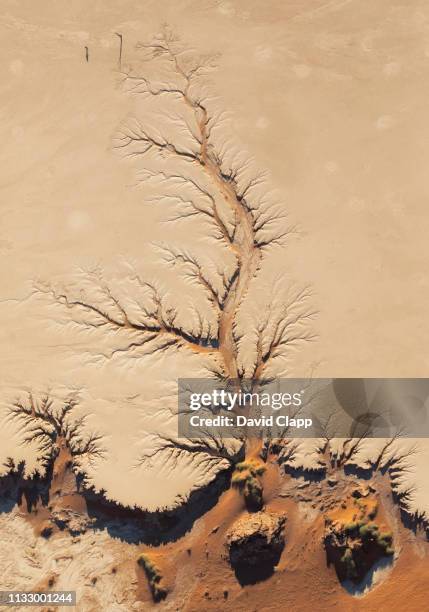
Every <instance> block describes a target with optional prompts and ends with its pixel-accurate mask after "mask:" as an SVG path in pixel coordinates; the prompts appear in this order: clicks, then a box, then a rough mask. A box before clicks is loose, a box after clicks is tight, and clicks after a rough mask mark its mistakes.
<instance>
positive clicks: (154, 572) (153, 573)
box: [137, 553, 168, 602]
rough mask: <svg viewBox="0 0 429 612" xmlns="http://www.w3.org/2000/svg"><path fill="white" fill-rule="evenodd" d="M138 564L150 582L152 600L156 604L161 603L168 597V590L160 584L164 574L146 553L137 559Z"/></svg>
mask: <svg viewBox="0 0 429 612" xmlns="http://www.w3.org/2000/svg"><path fill="white" fill-rule="evenodd" d="M137 563H138V564H139V565H140V567H142V568H143V569H144V571H145V574H146V577H147V579H148V582H149V587H150V590H151V593H152V598H153V600H154V601H155V602H157V601H161V599H165V598H166V597H167V593H168V591H167V589H166V588H164V587H163V586H162V585H161V584H160V582H161V580H162V574H161V572H160V571H159V569H158V568H157V567H156V565H155V564H154V563H153V561H152V560H151V559H150V558H149V557H148V555H145V554H144V553H143V554H141V555H140V557H139V558H138V559H137Z"/></svg>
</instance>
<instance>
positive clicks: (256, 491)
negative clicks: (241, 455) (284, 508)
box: [231, 459, 266, 511]
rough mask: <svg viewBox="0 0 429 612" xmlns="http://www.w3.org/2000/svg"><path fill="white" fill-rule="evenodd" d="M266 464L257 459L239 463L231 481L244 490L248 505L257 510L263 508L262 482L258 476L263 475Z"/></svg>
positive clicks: (250, 508) (249, 507)
mask: <svg viewBox="0 0 429 612" xmlns="http://www.w3.org/2000/svg"><path fill="white" fill-rule="evenodd" d="M265 470H266V466H265V465H264V464H263V463H262V461H258V460H257V459H248V460H246V461H242V462H240V463H237V465H236V466H235V471H234V473H233V475H232V479H231V483H232V485H233V486H235V487H238V488H239V489H240V490H241V491H243V495H244V499H245V502H246V506H247V508H248V509H249V510H253V511H257V510H260V509H261V508H262V505H263V498H262V483H261V482H260V480H259V478H258V476H262V475H263V474H264V472H265Z"/></svg>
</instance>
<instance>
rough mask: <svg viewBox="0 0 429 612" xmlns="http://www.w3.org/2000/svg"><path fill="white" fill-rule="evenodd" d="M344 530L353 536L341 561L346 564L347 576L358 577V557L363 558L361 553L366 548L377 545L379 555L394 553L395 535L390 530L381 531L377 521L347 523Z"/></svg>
mask: <svg viewBox="0 0 429 612" xmlns="http://www.w3.org/2000/svg"><path fill="white" fill-rule="evenodd" d="M344 531H345V533H346V535H347V536H349V537H350V538H352V542H350V543H349V544H348V545H347V548H346V549H345V551H344V553H343V554H342V556H341V563H342V564H343V566H344V570H345V574H346V577H347V578H352V579H353V578H356V577H358V574H359V571H358V568H357V565H356V562H357V560H358V559H360V560H362V559H361V553H362V552H363V551H364V550H369V548H370V546H375V547H377V549H378V551H379V553H378V554H379V555H381V556H390V555H393V553H394V550H393V548H392V542H393V536H392V534H391V533H390V532H380V530H379V528H378V526H377V525H376V524H375V523H368V522H366V521H364V520H361V521H357V522H351V523H347V524H346V525H345V526H344Z"/></svg>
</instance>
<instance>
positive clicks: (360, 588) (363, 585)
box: [341, 556, 393, 597]
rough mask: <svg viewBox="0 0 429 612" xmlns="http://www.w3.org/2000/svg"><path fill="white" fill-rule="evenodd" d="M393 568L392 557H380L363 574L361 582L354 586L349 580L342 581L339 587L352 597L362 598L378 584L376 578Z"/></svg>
mask: <svg viewBox="0 0 429 612" xmlns="http://www.w3.org/2000/svg"><path fill="white" fill-rule="evenodd" d="M391 567H393V556H389V557H382V558H381V559H379V560H378V561H377V562H376V563H374V565H373V566H372V567H371V569H370V570H368V572H367V573H366V574H365V576H364V578H363V580H361V582H359V583H358V584H355V583H354V582H353V581H351V580H344V581H343V582H342V583H341V586H342V587H343V588H344V589H345V590H346V591H347V592H348V593H349V594H350V595H353V596H354V597H362V596H363V595H365V594H366V593H368V591H370V590H371V589H372V588H373V587H374V586H376V584H377V583H378V580H377V578H379V577H382V575H383V573H385V572H386V571H387V570H389V569H390V568H391Z"/></svg>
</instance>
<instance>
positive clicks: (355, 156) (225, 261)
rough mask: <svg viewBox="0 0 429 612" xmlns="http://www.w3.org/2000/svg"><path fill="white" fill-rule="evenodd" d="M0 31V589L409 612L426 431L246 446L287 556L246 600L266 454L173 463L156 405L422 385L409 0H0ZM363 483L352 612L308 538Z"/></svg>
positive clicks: (164, 408)
mask: <svg viewBox="0 0 429 612" xmlns="http://www.w3.org/2000/svg"><path fill="white" fill-rule="evenodd" d="M165 24H167V25H165ZM0 27H1V33H2V41H3V62H2V70H3V71H4V74H3V78H2V86H1V90H0V99H1V103H2V104H1V107H2V123H1V130H2V141H3V147H2V159H1V176H2V181H1V190H2V198H1V202H2V204H1V209H2V224H1V228H0V253H1V257H2V266H1V269H0V274H1V285H0V286H1V289H0V313H1V317H2V322H3V324H2V326H1V329H0V346H1V347H2V349H3V350H2V351H1V356H0V360H1V361H0V371H1V377H2V378H1V388H0V419H1V423H2V428H1V433H0V476H1V479H0V483H1V485H0V492H1V495H2V497H1V499H0V542H2V543H3V547H5V548H7V550H10V549H12V548H13V550H14V553H13V556H9V555H8V556H3V555H0V569H1V575H2V580H1V585H0V586H1V588H2V589H12V588H14V589H28V590H30V589H33V588H41V586H40V585H48V586H50V587H52V585H54V584H55V588H58V589H61V588H64V589H72V588H76V589H77V590H78V594H79V604H78V609H79V610H85V611H86V610H99V609H103V610H112V611H113V610H129V609H136V610H139V609H141V610H146V609H151V607H152V606H154V607H155V606H156V607H157V608H159V609H165V610H170V609H171V610H173V609H174V610H199V609H201V608H202V607H205V608H206V609H213V610H218V609H231V610H253V609H255V610H271V609H273V610H274V609H278V608H279V605H278V602H279V601H280V602H282V603H281V605H284V606H286V607H288V608H290V609H293V610H303V609H304V610H306V609H312V608H313V607H314V606H315V605H318V606H319V608H320V609H326V610H327V609H338V610H340V609H341V610H349V609H350V610H358V609H365V610H372V609H374V610H376V609H378V610H379V609H383V610H384V609H386V610H387V609H388V608H389V607H390V606H391V605H392V602H395V603H396V605H398V603H397V602H398V597H401V598H403V599H401V601H402V605H401V609H404V610H417V609H420V608H421V606H422V605H423V602H424V601H425V600H426V598H427V590H425V588H424V587H423V586H422V580H423V579H422V576H424V572H425V571H426V568H427V543H426V535H425V534H426V531H425V529H426V527H427V520H428V517H429V495H428V485H429V483H428V477H427V471H426V465H427V460H428V457H429V442H428V440H426V439H411V440H410V439H408V440H394V441H393V442H392V441H391V440H383V439H381V440H362V441H360V442H359V443H356V442H355V441H353V440H343V439H329V440H327V439H315V440H306V441H304V440H291V441H290V442H288V443H287V444H285V445H283V446H282V448H281V449H280V450H278V449H277V451H276V452H274V450H276V449H272V448H270V449H268V452H267V454H266V456H265V459H266V464H267V469H266V471H265V472H264V473H263V475H262V474H261V475H258V476H257V480H258V479H260V481H261V485H260V486H261V489H262V490H263V504H264V508H265V511H271V512H278V513H279V512H286V513H287V515H288V520H287V523H286V527H285V534H286V536H285V537H286V544H285V547H284V549H283V551H282V553H281V558H280V561H279V563H278V565H277V566H276V571H275V572H274V573H273V574H272V575H271V576H270V577H269V578H268V579H267V580H266V581H260V582H258V583H257V584H252V585H245V586H243V585H241V584H240V583H239V581H237V580H236V577H235V575H234V573H233V571H232V569H231V567H230V564H229V563H228V560H227V559H226V558H225V537H226V534H227V532H228V529H230V528H231V527H232V526H233V524H234V521H235V520H236V519H237V518H239V517H240V516H242V515H243V513H246V511H247V510H246V507H245V503H244V498H243V495H242V494H240V490H237V489H236V488H234V487H232V488H231V487H230V481H231V474H232V473H233V472H234V469H235V466H236V463H237V461H238V460H239V457H240V453H241V454H242V455H243V456H244V455H245V456H246V458H247V459H248V458H249V457H250V458H251V459H254V458H255V457H257V456H259V453H260V452H261V447H260V446H257V445H255V446H252V445H250V444H248V445H246V444H245V443H243V441H225V443H224V444H223V445H222V447H221V449H220V450H219V447H218V445H216V443H215V442H212V443H211V442H206V441H205V442H204V444H197V443H195V442H190V441H187V442H186V443H182V444H181V445H180V444H179V443H178V441H177V439H176V414H175V410H176V406H177V398H176V381H177V378H179V377H188V378H190V377H204V376H207V375H209V374H210V373H211V374H213V373H217V374H220V375H226V376H228V377H231V378H234V377H237V376H241V375H245V376H247V377H251V376H257V377H260V376H263V375H265V374H267V375H273V376H284V377H285V376H295V377H300V376H302V377H306V376H319V377H358V376H361V377H365V376H366V377H374V376H375V377H407V376H409V377H424V376H426V374H427V365H428V364H427V363H426V361H427V358H426V357H425V347H426V345H427V343H428V340H429V338H428V337H427V336H428V331H427V326H425V304H426V301H427V298H428V294H429V285H428V281H427V278H426V276H427V275H426V269H427V257H428V249H427V240H426V237H427V231H428V215H427V211H426V191H427V186H426V181H425V158H426V153H427V151H426V149H427V142H428V139H427V135H426V131H427V130H428V129H429V121H428V118H427V111H426V105H425V103H424V101H425V94H426V88H427V85H426V82H427V78H426V77H427V72H428V71H429V47H428V43H427V32H428V28H429V11H428V7H427V6H426V3H424V2H422V1H419V0H413V1H412V2H411V3H410V2H408V3H405V2H403V1H401V2H397V3H393V4H392V2H387V0H382V1H380V2H377V3H368V2H367V3H363V4H362V3H356V2H353V1H347V0H345V1H338V2H335V1H333V2H323V1H322V0H320V1H319V0H317V1H316V0H314V1H313V0H299V1H296V2H280V1H277V0H273V1H270V2H269V3H261V2H255V1H253V2H241V1H231V2H223V1H209V0H207V1H203V2H194V1H189V2H185V1H182V0H181V1H179V2H171V1H167V0H163V1H161V2H146V3H144V5H143V4H140V3H137V2H134V1H131V0H127V1H125V2H115V1H113V0H109V1H108V2H104V3H103V4H102V5H101V4H100V5H99V4H96V5H94V6H91V7H89V6H87V4H85V3H83V2H81V1H80V0H73V2H68V3H66V2H63V1H60V2H56V3H55V4H50V5H48V4H45V5H43V6H39V7H37V10H36V7H35V6H34V3H31V2H26V1H21V2H19V3H17V2H13V1H12V0H10V1H9V0H7V1H6V2H5V3H4V6H3V11H2V15H1V17H0ZM148 45H152V46H148ZM182 45H183V47H182ZM183 49H184V50H185V51H184V52H183ZM243 203H244V204H243ZM255 211H257V213H255ZM255 215H256V216H255ZM268 315H269V316H268ZM242 458H243V457H241V459H242ZM360 469H361V470H364V471H365V472H366V476H365V478H367V477H368V475H369V479H370V481H371V483H373V485H374V491H373V492H372V493H371V495H372V496H373V497H374V499H376V500H377V504H378V506H379V508H380V510H379V514H378V516H379V517H380V521H381V523H380V525H382V526H383V528H385V529H389V531H391V532H392V533H393V539H394V542H395V552H394V558H393V561H392V564H391V566H390V567H389V568H388V569H387V570H386V571H384V570H383V572H381V573H380V578H379V584H375V583H374V585H372V588H370V589H369V591H368V592H367V593H365V594H360V595H357V594H356V593H355V595H354V596H353V595H352V594H351V593H350V592H348V591H347V590H346V589H345V588H344V586H342V585H341V584H340V583H339V580H338V577H337V576H336V575H335V571H334V569H333V568H332V566H330V567H327V563H326V554H325V551H324V549H323V533H324V531H323V530H324V517H325V515H326V513H327V512H328V511H330V510H332V508H336V507H337V506H340V505H341V501H342V499H343V497H344V495H345V496H346V497H347V496H349V495H351V492H352V491H353V490H354V489H353V487H357V486H359V478H358V476H359V474H360V473H361V472H360V471H359V470H360ZM76 477H77V480H76ZM255 478H256V477H255ZM328 478H334V479H337V480H338V481H339V482H340V483H343V484H341V485H339V484H337V483H336V484H335V485H333V486H330V485H329V484H327V480H328ZM314 482H317V483H318V485H317V486H318V487H319V488H318V489H315V488H314V487H315V486H316V485H315V484H314ZM29 483H30V484H31V486H30V485H29ZM309 483H310V484H309ZM300 485H302V488H301V489H300V488H299V487H300ZM29 486H30V489H31V492H30V493H29V492H28V491H29V488H28V487H29ZM38 487H39V489H38ZM308 487H310V493H305V494H303V493H302V491H306V489H307V488H308ZM312 487H313V488H312ZM341 487H343V488H341ZM392 494H393V495H392ZM46 526H49V528H51V527H52V534H49V537H43V536H41V535H40V534H41V533H42V532H43V529H44V528H45V527H46ZM143 551H146V552H147V551H149V552H148V554H150V555H153V558H154V562H155V565H156V566H157V567H158V566H159V568H160V571H161V572H162V574H163V581H165V585H166V589H167V591H168V595H167V597H166V599H165V600H162V601H161V602H159V603H154V602H153V597H152V596H151V592H150V589H149V587H148V580H147V576H146V575H145V573H144V571H143V570H142V567H141V566H138V564H137V563H136V560H137V558H138V555H139V554H140V553H141V552H143ZM82 560H84V562H83V561H82ZM50 580H51V582H52V584H50V582H49V581H50ZM375 582H377V581H375ZM310 584H312V585H313V586H312V587H311V588H309V585H310ZM291 585H293V586H291ZM267 593H269V594H270V595H269V596H267ZM270 598H272V599H270Z"/></svg>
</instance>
